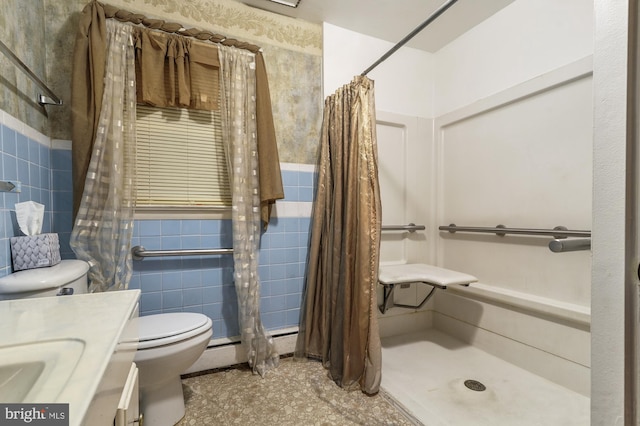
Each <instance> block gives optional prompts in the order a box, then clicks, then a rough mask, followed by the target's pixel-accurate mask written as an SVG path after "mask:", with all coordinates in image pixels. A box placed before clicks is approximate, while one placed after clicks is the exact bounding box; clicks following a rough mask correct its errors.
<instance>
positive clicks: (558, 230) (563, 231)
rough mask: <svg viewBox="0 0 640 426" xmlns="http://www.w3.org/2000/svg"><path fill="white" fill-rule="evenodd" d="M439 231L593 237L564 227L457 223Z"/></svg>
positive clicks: (589, 233)
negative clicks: (519, 226) (490, 226)
mask: <svg viewBox="0 0 640 426" xmlns="http://www.w3.org/2000/svg"><path fill="white" fill-rule="evenodd" d="M438 229H439V230H440V231H449V232H450V233H452V234H453V233H456V232H483V233H488V234H496V235H499V236H504V235H507V234H518V235H548V236H552V237H554V238H556V239H561V238H567V237H591V231H576V230H569V229H567V228H565V227H564V226H557V227H555V228H554V229H530V228H507V227H505V226H504V225H498V226H496V227H495V228H483V227H477V226H457V225H456V224H455V223H452V224H450V225H448V226H444V225H443V226H440V227H438Z"/></svg>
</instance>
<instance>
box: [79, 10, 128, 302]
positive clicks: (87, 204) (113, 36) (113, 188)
mask: <svg viewBox="0 0 640 426" xmlns="http://www.w3.org/2000/svg"><path fill="white" fill-rule="evenodd" d="M104 25H105V35H106V41H105V45H106V51H105V52H104V53H103V55H104V56H103V60H104V63H105V65H104V86H103V88H102V95H101V99H100V105H101V109H100V114H99V120H98V121H97V130H96V132H95V135H96V137H95V142H94V145H93V154H92V155H91V159H90V162H89V166H88V171H87V177H86V180H85V182H84V192H83V194H82V197H81V199H80V207H79V209H78V214H77V215H76V221H75V225H74V227H73V230H72V232H71V238H70V245H71V248H72V249H73V251H74V252H75V253H76V256H77V257H78V259H82V260H85V261H87V262H89V265H91V268H90V269H89V283H90V287H89V291H90V292H101V291H108V290H123V289H126V288H127V286H128V285H129V279H130V278H131V273H132V265H131V254H130V252H129V249H130V248H131V237H132V235H133V214H134V210H135V183H134V181H135V173H134V170H133V169H134V163H135V143H134V141H135V122H136V120H135V118H136V84H135V62H134V47H133V42H132V35H133V27H132V26H131V25H125V24H122V23H120V22H117V21H114V20H109V21H107V22H106V23H104ZM96 101H97V99H96Z"/></svg>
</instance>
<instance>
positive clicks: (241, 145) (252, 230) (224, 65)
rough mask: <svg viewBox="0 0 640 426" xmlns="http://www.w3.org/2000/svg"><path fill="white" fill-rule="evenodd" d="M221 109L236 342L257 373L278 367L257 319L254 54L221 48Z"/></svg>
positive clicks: (276, 358)
mask: <svg viewBox="0 0 640 426" xmlns="http://www.w3.org/2000/svg"><path fill="white" fill-rule="evenodd" d="M218 53H219V59H220V74H221V75H220V83H221V88H222V90H221V93H220V97H221V108H222V120H223V123H224V124H223V126H222V128H223V133H224V141H225V148H226V153H227V160H228V162H229V170H230V178H231V186H232V194H233V195H232V196H233V203H232V204H233V208H232V209H231V218H232V222H233V260H234V271H233V278H234V283H235V287H236V294H237V296H238V311H239V314H238V315H239V322H240V333H241V341H242V344H243V346H244V349H245V352H246V354H247V359H248V361H249V365H250V366H251V368H252V370H253V371H254V372H257V373H258V374H260V375H261V376H264V375H265V373H266V372H267V371H268V370H270V369H272V368H274V367H277V366H278V362H279V359H280V357H279V355H278V352H277V351H276V349H275V344H274V342H273V338H272V337H271V335H270V334H269V333H267V331H266V330H265V328H264V326H263V324H262V320H261V318H260V279H259V277H258V248H259V245H260V192H259V182H258V173H256V171H257V170H258V145H257V139H256V136H257V123H256V118H255V117H256V102H255V99H256V73H255V68H256V67H255V59H256V58H255V55H254V54H253V53H250V52H248V51H246V50H241V49H237V48H235V47H227V46H220V47H219V49H218Z"/></svg>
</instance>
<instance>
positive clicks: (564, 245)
mask: <svg viewBox="0 0 640 426" xmlns="http://www.w3.org/2000/svg"><path fill="white" fill-rule="evenodd" d="M549 250H551V251H552V252H554V253H564V252H566V251H579V250H591V239H590V238H572V239H568V240H558V239H555V240H551V241H550V242H549Z"/></svg>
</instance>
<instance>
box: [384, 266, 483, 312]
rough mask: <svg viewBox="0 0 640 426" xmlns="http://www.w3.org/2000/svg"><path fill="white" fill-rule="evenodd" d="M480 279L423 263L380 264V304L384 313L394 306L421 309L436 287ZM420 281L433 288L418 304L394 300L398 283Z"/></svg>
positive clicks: (443, 287) (464, 284) (463, 284)
mask: <svg viewBox="0 0 640 426" xmlns="http://www.w3.org/2000/svg"><path fill="white" fill-rule="evenodd" d="M476 281H478V279H477V278H476V277H474V276H473V275H469V274H465V273H462V272H457V271H452V270H450V269H444V268H439V267H437V266H432V265H425V264H423V263H407V264H402V265H380V270H379V272H378V282H379V283H380V284H381V285H383V286H384V297H383V302H382V305H380V306H378V308H379V309H380V312H382V313H383V314H384V313H385V312H387V309H389V308H393V307H400V308H410V309H420V308H421V307H422V306H424V304H425V303H427V301H428V300H429V299H430V298H431V296H433V293H434V291H435V290H436V289H438V288H439V289H441V290H446V289H447V286H450V285H462V286H468V285H469V284H471V283H473V282H476ZM411 283H420V284H427V285H430V286H432V287H433V288H432V289H431V291H430V292H429V294H427V295H426V296H425V298H424V299H423V300H422V301H421V302H420V303H418V304H417V305H404V304H400V303H395V302H394V301H393V290H394V289H395V286H396V285H399V284H400V285H402V284H411Z"/></svg>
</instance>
